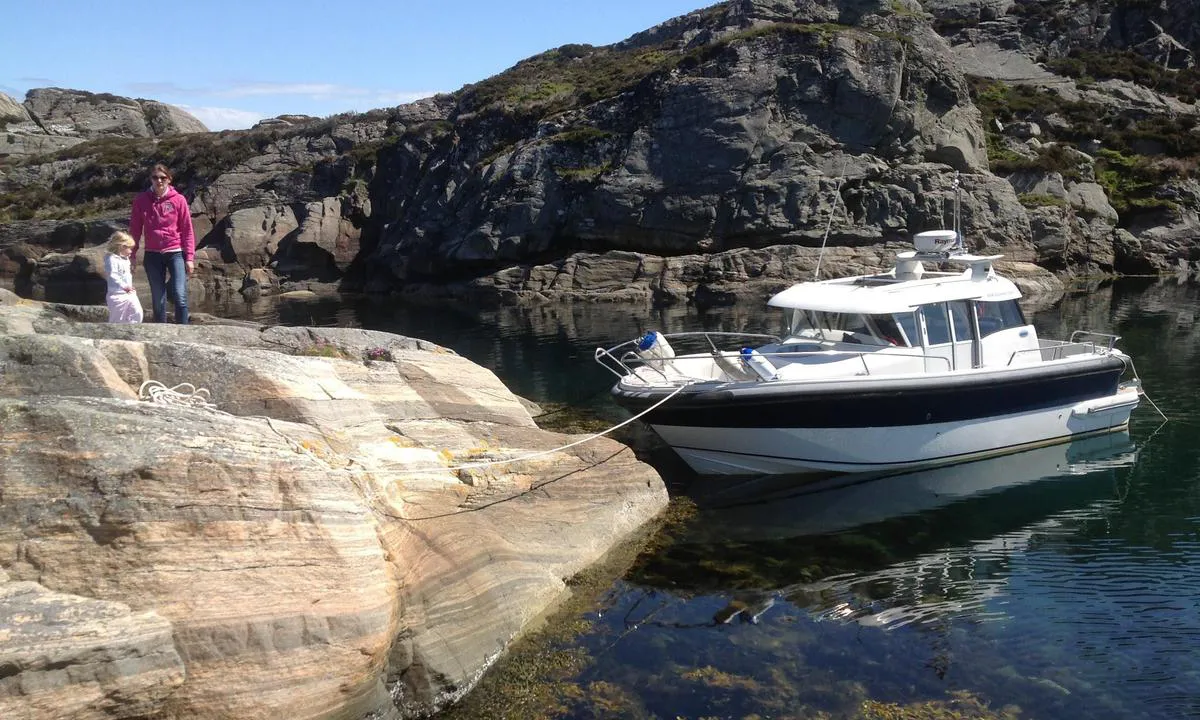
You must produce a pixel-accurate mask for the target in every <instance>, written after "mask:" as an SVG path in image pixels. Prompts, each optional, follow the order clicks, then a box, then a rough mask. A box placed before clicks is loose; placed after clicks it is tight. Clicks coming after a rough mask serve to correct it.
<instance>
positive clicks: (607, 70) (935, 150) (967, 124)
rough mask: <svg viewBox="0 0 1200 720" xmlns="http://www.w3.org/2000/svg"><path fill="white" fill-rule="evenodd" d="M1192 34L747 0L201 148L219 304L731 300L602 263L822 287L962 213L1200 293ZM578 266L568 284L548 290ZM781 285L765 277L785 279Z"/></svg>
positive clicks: (1052, 16) (991, 238)
mask: <svg viewBox="0 0 1200 720" xmlns="http://www.w3.org/2000/svg"><path fill="white" fill-rule="evenodd" d="M1189 13H1190V14H1189ZM1198 15H1200V7H1198V6H1197V0H1173V2H1170V3H1167V4H1166V5H1164V6H1161V7H1160V6H1155V7H1150V6H1141V5H1139V6H1136V7H1134V6H1122V8H1118V9H1116V10H1113V9H1112V8H1109V7H1108V6H1106V5H1103V4H1102V3H1098V2H1086V3H1083V4H1080V3H1066V2H1057V1H1055V2H1047V3H1025V2H1011V1H1010V0H1002V1H1001V0H997V1H995V2H992V1H990V0H984V1H981V2H975V3H965V4H964V3H951V2H933V3H928V4H926V5H924V6H922V5H918V4H917V3H916V2H912V1H911V0H901V1H900V2H885V1H884V0H826V1H824V2H815V1H812V0H732V1H730V2H725V3H721V4H718V5H714V6H712V7H709V8H705V9H703V10H698V11H695V12H693V13H689V14H688V15H685V16H682V17H680V18H676V19H674V20H671V21H669V22H666V23H663V24H662V25H660V26H657V27H655V28H651V29H649V30H647V31H645V32H642V33H638V34H637V35H634V36H633V37H631V38H629V39H628V40H626V41H624V42H621V43H617V44H615V45H612V46H608V47H591V46H585V45H567V46H563V47H560V48H556V49H554V50H551V51H548V52H547V53H544V54H542V55H539V56H535V57H533V58H529V59H527V60H525V61H522V62H521V63H518V64H517V65H516V66H514V67H513V68H510V69H509V70H508V71H506V72H504V73H501V74H499V75H497V76H495V77H492V78H488V79H486V80H483V81H481V82H479V83H475V84H473V85H468V86H466V87H464V88H462V89H461V90H460V91H458V92H456V93H454V94H452V95H442V96H438V97H435V98H428V99H426V100H422V101H418V102H416V103H412V104H409V105H404V106H400V107H397V108H392V109H388V110H380V111H373V112H371V113H367V114H364V115H345V116H339V117H335V118H329V119H325V120H313V119H308V118H304V117H295V116H281V117H280V118H278V119H276V121H274V122H271V123H269V124H264V125H263V126H261V127H259V128H257V129H255V130H251V131H247V132H245V133H244V134H230V135H222V136H220V137H217V138H213V139H206V140H204V141H203V142H201V141H200V140H197V141H196V145H197V146H200V145H202V144H206V145H205V147H208V148H211V150H209V151H207V152H206V155H205V157H218V158H227V161H225V162H224V163H223V164H220V163H219V164H214V163H212V162H207V161H206V162H204V163H201V162H199V161H197V163H196V164H197V166H199V167H198V169H196V170H187V171H185V172H184V173H183V179H182V181H181V183H180V186H181V188H182V189H183V190H184V191H185V192H186V193H187V195H188V197H189V198H191V201H192V211H193V215H194V218H195V221H196V226H197V230H198V232H199V233H200V235H201V236H202V250H201V253H202V255H201V259H202V262H203V264H204V268H203V269H204V274H203V277H204V280H203V282H204V283H205V286H206V287H210V288H211V289H212V292H214V293H218V294H220V293H230V292H235V291H237V290H238V289H240V288H242V287H245V286H246V278H247V277H248V273H249V272H251V271H260V270H261V271H262V273H265V274H266V275H267V277H266V278H265V280H266V282H263V278H256V279H255V281H254V282H253V283H251V284H253V285H254V286H255V287H257V288H259V290H258V291H259V292H262V291H269V290H273V289H284V290H286V289H289V288H294V287H303V286H304V284H305V283H312V282H337V283H340V285H341V286H342V287H343V288H344V289H347V290H365V291H368V292H372V293H394V292H399V293H406V294H410V295H411V294H416V293H426V292H436V293H439V294H447V293H455V292H457V291H459V290H462V291H463V292H466V293H474V292H475V291H476V290H477V289H478V288H479V287H480V286H489V285H491V286H495V287H497V288H505V289H506V290H504V291H501V292H496V293H492V296H493V297H495V298H503V299H504V300H505V301H520V300H522V299H530V298H533V299H540V298H550V299H552V298H554V297H556V296H560V295H562V294H564V293H565V294H566V295H570V296H571V297H580V296H586V295H590V296H592V297H597V298H600V297H605V298H613V297H618V296H619V297H622V298H627V299H635V298H636V299H640V300H656V301H677V300H694V299H697V298H708V299H709V300H714V299H718V298H722V297H729V295H728V293H727V292H726V290H725V289H723V288H721V287H719V283H717V284H713V283H712V282H711V276H704V275H703V274H698V273H688V274H686V276H687V277H689V278H694V279H695V281H694V282H691V281H684V282H683V283H682V284H678V278H670V279H668V278H666V277H664V278H663V280H662V281H660V282H657V283H656V284H655V283H643V284H641V285H639V284H638V283H636V282H635V283H630V282H629V279H628V277H627V275H625V274H622V273H618V274H616V275H605V274H603V273H602V272H599V271H597V270H594V269H595V268H602V267H613V268H616V267H620V266H622V262H623V261H622V259H621V258H622V257H624V256H621V255H615V256H613V257H612V258H611V260H610V259H609V258H607V256H608V254H610V253H618V252H625V253H636V254H639V255H641V256H645V257H648V258H660V259H663V261H664V262H666V261H669V260H671V259H674V258H691V257H697V256H707V257H711V258H712V260H713V262H714V263H716V264H721V263H723V262H725V260H724V259H723V258H729V257H733V256H736V255H739V254H745V253H747V252H760V251H761V252H764V253H767V254H774V255H776V256H779V257H784V256H788V257H794V256H796V255H797V254H799V255H806V254H807V253H810V252H815V251H816V249H817V248H820V247H822V246H825V247H828V248H830V249H833V248H840V252H841V255H839V257H840V258H841V260H839V262H836V263H828V264H826V265H825V266H824V267H823V270H824V272H825V273H826V274H829V275H836V274H844V273H848V272H850V271H851V270H852V269H854V268H857V267H861V266H862V264H863V263H864V262H866V261H868V260H870V259H871V258H872V257H873V256H874V255H876V252H875V250H874V249H873V246H875V245H878V244H880V243H889V242H903V241H906V240H907V238H908V237H909V236H910V235H911V234H912V233H914V232H917V231H920V230H926V229H932V228H940V227H946V226H948V225H950V224H951V223H952V222H953V217H952V216H953V215H954V207H955V204H956V200H957V201H961V208H960V211H959V218H960V223H961V228H962V229H963V231H964V233H965V235H966V236H967V238H968V242H969V243H970V244H972V246H973V247H975V248H977V249H981V250H986V251H988V252H999V253H1004V254H1005V255H1006V256H1008V257H1009V258H1010V259H1012V260H1014V261H1017V262H1034V263H1037V264H1039V265H1041V266H1042V267H1045V268H1048V269H1051V270H1053V271H1055V272H1057V273H1060V274H1065V275H1081V274H1122V273H1143V272H1172V273H1174V272H1178V271H1183V272H1186V273H1194V272H1196V271H1197V270H1198V269H1200V256H1198V250H1197V245H1198V240H1197V239H1198V238H1200V204H1198V198H1200V190H1198V188H1200V184H1198V180H1197V178H1196V171H1195V167H1196V164H1197V162H1200V105H1197V89H1196V88H1197V85H1196V83H1197V80H1196V78H1197V77H1200V76H1197V75H1196V71H1195V70H1194V69H1193V68H1192V65H1191V61H1190V60H1189V59H1188V58H1189V57H1191V56H1194V54H1195V52H1196V51H1197V49H1198V48H1197V47H1196V42H1197V40H1196V28H1195V20H1194V19H1193V18H1194V16H1198ZM1180 48H1182V50H1181V49H1180ZM1164 49H1168V50H1170V52H1171V53H1172V57H1174V58H1175V59H1173V60H1171V61H1170V62H1165V61H1162V62H1160V61H1161V60H1162V57H1161V54H1162V52H1163V51H1164ZM1184 50H1186V52H1184ZM1189 53H1190V55H1189ZM1141 81H1144V82H1141ZM197 137H207V136H197ZM197 155H199V150H197ZM146 159H147V160H149V159H150V158H149V156H147V157H146ZM80 162H89V161H87V160H81V159H79V158H74V159H72V158H62V159H59V160H57V161H47V162H45V163H30V164H24V165H22V166H21V167H18V168H14V169H13V170H12V171H10V172H9V173H8V174H7V176H0V189H5V188H8V189H13V190H15V191H17V192H16V193H15V194H14V195H13V197H18V198H20V197H24V196H23V195H22V194H21V193H25V192H27V191H28V189H29V188H32V187H35V186H37V185H38V183H42V184H43V185H45V184H47V183H48V181H51V180H54V179H56V178H59V179H61V178H66V179H65V180H60V184H64V185H70V183H71V182H73V180H71V178H74V177H77V176H79V175H80V174H81V171H80V170H79V168H78V166H77V165H72V164H73V163H76V164H77V163H80ZM957 188H961V192H959V191H958V189H957ZM31 202H36V198H33V199H32V200H31ZM3 212H4V209H3V207H0V213H3ZM112 219H113V220H114V221H119V216H117V215H114V216H112ZM4 234H5V230H4V229H2V228H0V236H2V235H4ZM7 234H9V235H19V234H20V229H19V228H18V229H17V230H10V231H8V232H7ZM25 245H26V246H27V247H36V243H30V242H28V241H26V242H25ZM47 251H49V250H48V249H47ZM8 254H9V255H12V254H13V251H8ZM18 254H20V253H18ZM581 262H583V263H584V264H585V265H586V266H587V267H590V268H593V270H591V271H589V272H588V273H585V274H583V275H578V276H576V275H572V280H571V282H569V283H564V282H560V281H559V280H554V281H545V280H539V279H537V278H538V277H541V276H543V275H544V274H545V271H544V270H542V269H539V268H547V267H567V265H568V264H569V265H570V266H571V267H573V268H579V267H581V265H580V263H581ZM655 262H656V261H653V260H652V261H650V262H648V263H646V264H645V265H644V266H643V267H642V268H641V269H640V270H639V271H638V272H650V271H651V269H652V268H653V267H656V265H655ZM689 262H690V261H689ZM16 263H17V261H16V260H11V259H10V260H9V261H8V266H12V265H13V264H16ZM779 267H781V266H780V264H779V263H764V264H761V274H758V275H753V277H754V278H755V279H756V280H762V281H763V282H764V283H767V282H770V281H774V282H776V283H783V282H785V281H788V280H790V279H791V278H790V276H789V275H788V274H787V273H778V272H777V268H779ZM756 272H757V271H756ZM260 274H261V273H260ZM638 277H639V278H640V277H641V276H638ZM524 278H534V279H533V280H531V281H530V282H529V283H528V284H525V280H524ZM560 279H561V277H560ZM589 282H590V283H593V284H591V285H588V284H587V283H589ZM642 285H644V286H645V287H647V288H649V287H650V286H653V287H654V289H652V290H645V291H639V290H637V288H638V287H642ZM743 285H744V286H745V287H750V286H751V285H754V286H755V287H760V286H762V284H761V283H755V284H743ZM509 290H511V291H512V292H509Z"/></svg>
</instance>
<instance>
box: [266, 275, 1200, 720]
mask: <svg viewBox="0 0 1200 720" xmlns="http://www.w3.org/2000/svg"><path fill="white" fill-rule="evenodd" d="M299 307H300V308H302V309H292V310H289V308H288V306H284V307H283V308H281V310H280V311H279V317H280V319H281V320H282V321H284V322H296V323H309V322H315V323H317V324H358V325H361V326H364V327H370V328H375V329H383V330H390V331H394V332H399V333H402V334H407V335H415V336H419V337H424V338H427V339H429V340H432V341H434V342H438V343H441V344H444V345H446V346H448V347H451V348H453V349H455V350H457V351H458V352H460V353H461V354H463V355H466V356H467V357H469V358H471V359H473V360H475V361H477V362H479V363H481V364H483V365H486V366H488V367H491V368H493V369H494V370H495V371H496V373H497V374H498V375H499V376H500V377H501V379H502V380H504V381H505V382H506V383H507V384H508V385H509V386H510V387H511V388H512V389H513V390H514V391H515V392H518V393H520V394H522V395H525V396H526V397H529V398H531V399H533V400H535V401H538V402H542V403H546V404H550V405H554V404H558V403H568V404H570V405H572V406H573V407H574V408H576V409H577V410H578V411H580V412H585V413H589V414H593V415H594V416H595V417H597V418H598V419H601V420H604V421H606V422H607V421H611V420H612V419H615V418H621V417H623V415H622V414H621V412H620V411H619V410H618V409H616V408H615V406H613V405H612V403H611V401H610V400H609V399H608V397H607V389H608V386H609V385H610V384H611V382H612V380H613V378H612V376H611V375H609V374H607V373H606V372H605V371H604V370H602V369H601V368H599V367H598V366H596V365H595V364H594V363H593V362H592V352H593V350H594V348H595V347H596V346H598V345H612V344H616V343H617V342H620V341H624V340H628V339H631V338H633V337H636V336H637V335H639V334H640V333H641V332H642V331H643V330H644V329H646V328H655V329H661V330H664V331H682V330H692V329H709V330H715V329H721V330H741V331H753V332H761V331H768V332H773V331H776V330H777V328H776V327H775V322H776V321H775V318H774V316H773V315H767V314H765V313H763V312H760V311H759V310H758V309H756V308H754V309H735V310H728V309H727V310H721V311H717V312H709V313H703V314H701V313H695V312H689V311H686V310H682V309H680V310H671V311H663V312H658V313H653V312H649V311H643V312H630V311H629V309H628V308H627V307H624V306H610V305H587V306H573V307H567V308H558V307H554V308H546V309H541V310H536V311H531V312H518V311H502V312H496V313H491V314H486V315H479V314H474V313H471V312H454V311H449V310H447V311H438V312H434V311H431V310H430V309H429V308H420V309H410V308H404V307H390V308H389V307H385V306H381V305H377V304H361V305H359V306H357V307H345V306H341V305H338V304H337V303H331V304H328V305H324V306H321V305H318V306H307V305H306V306H299ZM1198 307H1200V287H1197V286H1195V285H1180V284H1175V283H1171V282H1157V281H1134V280H1127V281H1121V282H1119V283H1116V284H1114V285H1110V286H1107V287H1104V288H1099V289H1093V290H1092V291H1091V292H1089V293H1087V294H1080V295H1076V296H1072V297H1069V298H1067V299H1065V300H1064V301H1062V302H1061V303H1059V304H1057V305H1056V306H1054V307H1052V308H1050V309H1048V310H1044V311H1041V312H1039V313H1037V314H1036V315H1035V316H1034V318H1033V320H1034V323H1035V324H1036V325H1037V326H1038V328H1039V331H1040V332H1041V333H1042V334H1043V335H1044V336H1047V337H1065V336H1067V335H1069V333H1070V331H1071V330H1073V329H1076V328H1084V327H1086V328H1088V329H1091V330H1095V331H1100V332H1113V333H1117V334H1119V335H1122V336H1123V340H1122V341H1121V343H1120V346H1121V347H1122V348H1124V349H1125V350H1126V351H1127V352H1129V353H1130V354H1131V355H1132V356H1133V357H1134V359H1135V362H1136V366H1137V369H1138V371H1139V373H1140V375H1141V377H1142V380H1143V382H1144V385H1145V387H1146V389H1147V392H1148V394H1149V396H1150V398H1151V399H1152V400H1153V401H1154V402H1155V403H1156V404H1157V405H1158V407H1159V408H1161V410H1162V411H1163V412H1164V413H1165V414H1166V415H1167V416H1168V417H1169V418H1170V422H1168V423H1166V424H1163V423H1162V422H1161V420H1160V419H1159V416H1158V414H1157V413H1156V412H1155V410H1154V409H1153V408H1152V407H1150V406H1149V404H1148V403H1144V404H1143V406H1142V407H1141V408H1139V409H1138V410H1137V411H1136V412H1135V414H1134V418H1133V421H1132V423H1131V428H1130V432H1129V433H1128V434H1118V435H1113V436H1109V437H1106V438H1097V439H1092V440H1089V441H1085V442H1081V443H1074V444H1071V445H1064V446H1059V447H1056V448H1046V449H1042V450H1038V451H1033V452H1031V453H1024V454H1021V455H1016V456H1010V457H1007V458H1000V459H996V460H991V461H985V462H981V463H974V464H971V465H966V466H958V467H956V468H947V469H942V470H937V471H931V472H925V473H913V474H910V475H906V476H902V477H897V478H891V479H887V480H881V481H872V482H868V483H858V484H853V485H849V486H843V487H830V488H823V487H819V486H818V487H810V488H804V489H801V490H795V489H794V488H793V489H791V490H788V489H786V488H782V489H781V488H778V487H771V486H770V484H767V485H760V486H758V487H753V488H748V489H747V488H742V489H738V490H736V491H735V490H730V489H729V488H728V487H726V486H714V485H713V484H712V483H699V482H695V481H694V478H692V477H691V476H690V475H689V474H688V473H687V471H686V469H684V468H683V467H682V466H681V465H680V464H679V463H677V462H672V461H671V456H670V454H669V453H666V454H665V455H664V454H663V453H662V452H661V451H660V452H659V453H657V454H652V455H650V456H649V457H651V458H652V459H653V460H654V461H655V462H656V463H659V467H660V472H662V473H663V475H664V479H666V480H667V481H668V484H669V486H670V487H672V490H673V493H674V494H676V495H677V497H678V498H679V499H678V500H676V501H675V505H676V511H675V513H674V517H675V520H674V521H673V522H671V523H669V524H667V525H666V526H665V527H664V529H663V530H662V531H661V533H660V535H659V536H658V537H657V538H655V539H654V540H653V541H652V542H651V543H650V545H649V547H650V548H651V549H650V550H648V551H647V552H645V553H643V554H642V555H640V556H639V557H638V558H637V560H636V561H634V562H633V563H632V565H630V566H629V567H628V569H627V570H626V571H625V573H624V576H623V577H622V578H620V579H619V580H618V581H616V582H615V584H613V585H611V587H608V588H607V590H606V591H604V592H602V593H601V597H600V598H599V599H598V600H597V601H596V602H595V604H594V605H592V606H591V607H588V608H587V609H585V610H584V611H583V612H582V614H581V615H580V616H579V617H578V618H577V620H578V621H582V622H577V623H576V624H577V625H578V626H579V627H582V628H583V629H582V630H581V631H580V632H578V633H576V634H571V635H570V636H569V637H566V638H565V639H560V640H558V641H556V642H557V643H558V648H557V651H559V652H562V653H567V654H570V655H571V657H572V658H574V660H573V661H572V662H569V663H560V664H559V665H558V666H557V667H560V669H559V670H556V671H548V673H549V674H548V675H547V676H546V677H544V678H538V679H536V680H537V681H538V682H541V683H543V684H544V685H545V687H546V688H548V692H547V693H546V694H545V696H546V698H548V699H546V700H545V702H544V703H543V705H542V706H541V707H540V708H532V709H531V708H524V709H523V710H521V711H520V712H519V713H516V714H511V715H510V716H512V717H533V716H546V717H568V718H591V717H632V718H637V717H646V718H649V717H657V718H677V717H685V718H698V717H719V718H727V717H728V718H742V717H752V716H761V717H814V716H819V715H820V714H821V713H825V714H827V715H828V716H831V717H858V716H861V715H860V713H861V711H862V710H863V708H864V707H867V708H868V709H869V708H870V707H872V706H864V703H865V702H867V701H868V700H872V701H877V702H882V703H895V704H898V705H918V704H928V703H935V704H939V703H940V705H935V709H939V708H940V709H946V708H948V707H950V705H949V704H948V703H957V705H954V706H953V707H954V708H955V709H957V710H958V711H960V712H963V713H964V714H965V715H968V716H981V715H983V716H989V715H987V713H989V712H992V713H1000V712H1001V711H1009V712H1012V713H1013V714H1015V716H1018V717H1032V718H1129V717H1139V718H1180V717H1200V652H1198V651H1197V648H1200V469H1198V468H1200V463H1198V462H1197V460H1198V458H1197V455H1200V326H1198V325H1197V323H1196V308H1198ZM289 313H291V315H289ZM303 313H307V314H308V317H299V316H298V315H299V314H303ZM685 498H686V499H685ZM689 500H690V501H689ZM562 667H566V668H569V669H568V670H562V669H561V668H562ZM485 682H486V681H485ZM493 691H494V692H500V690H489V692H493ZM959 692H961V693H966V695H962V696H954V695H953V693H959ZM955 697H957V700H955V699H954V698H955ZM873 707H875V708H876V709H878V706H873ZM925 709H930V708H928V707H927V708H925ZM879 712H880V713H881V714H880V715H879V716H884V714H882V713H883V711H879ZM451 714H453V713H451ZM463 716H468V715H463ZM868 716H874V715H868ZM996 716H999V715H996Z"/></svg>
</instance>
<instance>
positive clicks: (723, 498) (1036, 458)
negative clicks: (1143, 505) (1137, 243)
mask: <svg viewBox="0 0 1200 720" xmlns="http://www.w3.org/2000/svg"><path fill="white" fill-rule="evenodd" d="M1136 461H1137V449H1136V446H1135V445H1134V443H1133V440H1132V439H1131V438H1130V437H1129V433H1127V432H1118V433H1111V434H1106V435H1101V436H1097V437H1090V438H1086V439H1083V440H1077V441H1075V442H1070V443H1063V444H1058V445H1052V446H1049V447H1043V448H1038V449H1036V450H1029V451H1026V452H1022V453H1016V454H1013V455H1006V456H1003V457H997V458H991V459H988V460H979V461H976V462H971V463H963V464H959V465H950V466H946V467H941V468H936V469H933V470H923V471H914V472H906V473H897V474H885V475H872V476H870V477H869V478H866V479H862V476H845V475H835V476H829V477H826V478H823V479H820V480H817V481H812V482H807V483H806V484H803V485H800V486H797V483H796V479H795V478H792V477H790V476H789V477H779V476H762V477H757V478H749V479H746V480H745V481H743V482H741V483H738V484H736V485H733V486H731V485H730V484H729V481H728V480H721V481H720V482H715V481H714V482H711V483H710V482H707V480H708V479H707V478H697V480H696V481H695V483H693V484H692V485H691V486H690V487H689V488H688V495H689V497H691V498H692V500H693V501H694V502H696V504H697V506H699V507H700V508H701V509H702V512H704V514H705V518H706V521H705V523H704V526H705V527H706V529H707V531H708V532H709V533H711V534H712V536H713V537H717V536H723V537H725V538H727V539H741V540H753V539H756V538H778V537H799V536H805V535H819V534H825V533H833V532H839V531H843V530H847V529H850V528H853V527H856V526H860V525H867V524H871V523H877V522H882V521H885V520H888V519H893V518H899V517H904V516H908V515H914V514H918V513H921V512H925V511H929V510H934V509H937V508H940V507H943V506H945V505H949V504H951V503H954V502H958V501H961V500H964V499H966V498H970V497H972V496H978V495H986V494H990V493H996V492H1000V491H1003V490H1005V489H1007V488H1013V487H1018V486H1021V485H1026V484H1029V483H1035V482H1039V481H1042V480H1049V479H1052V478H1062V477H1070V476H1079V475H1087V474H1089V473H1093V472H1097V471H1100V470H1105V469H1112V468H1119V467H1128V466H1132V465H1133V464H1134V463H1135V462H1136Z"/></svg>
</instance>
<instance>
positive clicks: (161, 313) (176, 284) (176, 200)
mask: <svg viewBox="0 0 1200 720" xmlns="http://www.w3.org/2000/svg"><path fill="white" fill-rule="evenodd" d="M143 233H145V245H144V247H145V251H146V255H145V259H144V260H143V261H142V263H143V265H144V266H145V268H146V278H147V279H149V281H150V302H151V305H152V306H153V307H154V322H159V323H161V322H166V321H167V293H170V295H171V302H172V303H173V304H174V305H175V322H177V323H179V324H181V325H187V323H188V305H187V278H188V276H189V275H191V274H192V271H193V270H194V269H195V267H196V266H195V262H194V258H195V255H196V236H195V234H194V233H193V232H192V213H191V210H189V209H188V203H187V200H186V199H185V198H184V197H183V195H180V194H179V193H178V192H177V191H176V190H175V188H173V187H171V171H170V170H168V169H167V167H166V166H165V165H162V164H159V165H155V166H154V169H153V170H151V171H150V189H149V190H147V191H146V192H143V193H141V194H139V195H138V196H137V197H136V198H134V199H133V211H132V212H131V213H130V214H129V234H130V235H132V236H133V240H134V246H133V253H132V255H131V256H130V261H131V262H135V261H136V260H137V252H138V247H139V244H140V243H141V241H142V235H143Z"/></svg>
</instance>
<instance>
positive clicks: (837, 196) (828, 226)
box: [813, 157, 850, 280]
mask: <svg viewBox="0 0 1200 720" xmlns="http://www.w3.org/2000/svg"><path fill="white" fill-rule="evenodd" d="M849 162H850V158H848V157H842V174H841V175H839V176H838V183H837V187H836V188H834V191H833V207H831V208H829V221H828V222H827V223H825V237H823V238H821V252H820V253H818V254H817V267H816V269H815V270H813V280H816V279H817V278H819V277H821V261H822V260H824V259H825V243H827V242H829V231H830V230H832V229H833V215H834V213H836V212H837V206H838V201H839V200H841V199H842V183H843V182H845V180H846V165H847V163H849Z"/></svg>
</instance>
